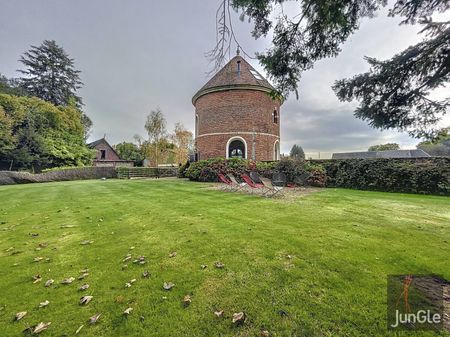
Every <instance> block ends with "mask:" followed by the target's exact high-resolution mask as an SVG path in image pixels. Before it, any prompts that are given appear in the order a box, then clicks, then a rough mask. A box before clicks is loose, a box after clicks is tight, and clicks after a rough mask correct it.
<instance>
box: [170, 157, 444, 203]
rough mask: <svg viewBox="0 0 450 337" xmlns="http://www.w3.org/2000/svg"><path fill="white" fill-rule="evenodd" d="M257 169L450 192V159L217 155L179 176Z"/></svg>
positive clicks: (318, 181) (292, 179) (210, 176)
mask: <svg viewBox="0 0 450 337" xmlns="http://www.w3.org/2000/svg"><path fill="white" fill-rule="evenodd" d="M250 171H256V172H258V173H259V174H260V175H262V176H264V177H267V178H272V175H273V173H274V172H282V173H285V174H286V177H287V181H288V183H294V184H296V185H300V186H301V185H310V186H327V187H343V188H352V189H359V190H371V191H385V192H403V193H417V194H437V195H450V158H448V157H435V158H416V159H412V158H411V159H409V158H407V159H403V158H399V159H344V160H321V161H297V160H281V161H279V162H270V163H263V162H259V163H252V162H249V161H246V160H242V159H229V160H226V159H223V158H214V159H208V160H201V161H198V162H195V163H192V164H190V166H189V165H187V166H182V167H181V168H180V172H179V176H182V177H187V178H189V179H190V180H195V181H209V182H213V181H218V178H217V175H218V173H232V174H234V175H235V176H237V177H240V176H241V175H242V174H244V173H248V172H250Z"/></svg>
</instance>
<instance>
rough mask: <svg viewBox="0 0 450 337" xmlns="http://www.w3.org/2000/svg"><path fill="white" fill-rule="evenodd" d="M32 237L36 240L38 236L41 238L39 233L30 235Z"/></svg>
mask: <svg viewBox="0 0 450 337" xmlns="http://www.w3.org/2000/svg"><path fill="white" fill-rule="evenodd" d="M29 234H30V236H31V237H33V238H35V237H37V236H39V233H29Z"/></svg>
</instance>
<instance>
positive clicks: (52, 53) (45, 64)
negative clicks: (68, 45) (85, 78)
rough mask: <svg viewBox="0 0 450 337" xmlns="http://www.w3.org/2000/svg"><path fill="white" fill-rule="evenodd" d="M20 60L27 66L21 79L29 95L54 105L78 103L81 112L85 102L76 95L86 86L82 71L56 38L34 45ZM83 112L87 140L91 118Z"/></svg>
mask: <svg viewBox="0 0 450 337" xmlns="http://www.w3.org/2000/svg"><path fill="white" fill-rule="evenodd" d="M19 61H20V62H21V63H22V64H23V65H25V67H26V69H25V70H18V71H19V72H20V73H21V74H22V75H23V76H22V77H21V78H20V82H21V87H22V88H23V89H24V90H25V91H26V92H27V93H28V94H29V95H31V96H36V97H39V98H41V99H43V100H44V101H47V102H50V103H52V104H54V105H62V106H76V107H77V108H78V109H80V111H81V107H82V105H83V102H82V99H81V97H80V96H78V95H77V91H78V89H80V88H81V87H82V85H83V83H82V82H81V79H80V73H81V72H80V71H79V70H77V69H75V66H74V60H73V59H72V58H70V57H69V55H68V54H67V53H66V52H65V51H64V49H63V48H62V47H60V46H58V45H57V44H56V42H55V41H54V40H45V41H44V42H42V44H41V45H40V46H39V47H36V46H31V49H30V50H29V51H27V52H25V53H24V54H23V55H22V56H21V57H20V60H19ZM81 112H82V113H81V123H82V124H83V125H84V129H85V139H87V137H88V136H89V132H90V129H91V127H92V120H91V119H90V118H89V117H88V116H87V115H86V114H85V113H84V112H83V111H81Z"/></svg>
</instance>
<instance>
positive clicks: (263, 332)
mask: <svg viewBox="0 0 450 337" xmlns="http://www.w3.org/2000/svg"><path fill="white" fill-rule="evenodd" d="M259 335H260V336H261V337H270V333H269V331H267V330H261V332H260V334H259Z"/></svg>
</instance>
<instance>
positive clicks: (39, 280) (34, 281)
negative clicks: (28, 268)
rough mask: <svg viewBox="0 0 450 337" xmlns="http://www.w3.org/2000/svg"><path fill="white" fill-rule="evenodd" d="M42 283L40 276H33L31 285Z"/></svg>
mask: <svg viewBox="0 0 450 337" xmlns="http://www.w3.org/2000/svg"><path fill="white" fill-rule="evenodd" d="M41 281H42V277H41V275H40V274H36V275H34V276H33V283H38V282H41Z"/></svg>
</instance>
